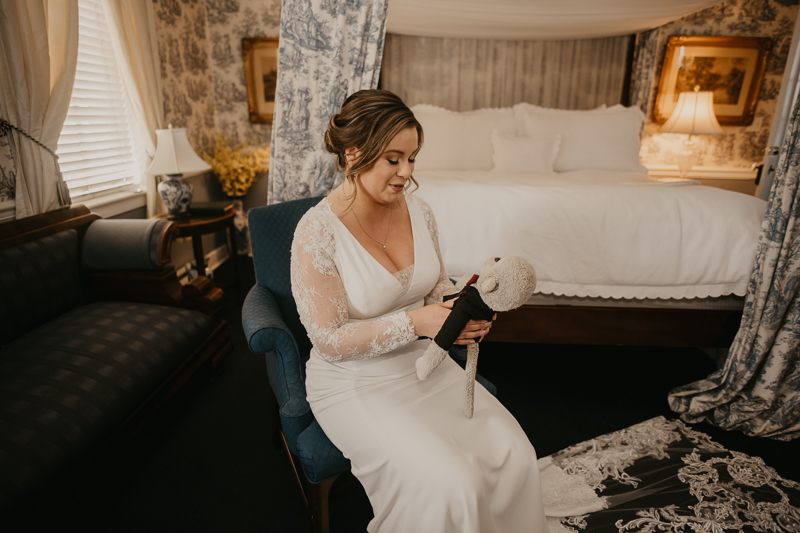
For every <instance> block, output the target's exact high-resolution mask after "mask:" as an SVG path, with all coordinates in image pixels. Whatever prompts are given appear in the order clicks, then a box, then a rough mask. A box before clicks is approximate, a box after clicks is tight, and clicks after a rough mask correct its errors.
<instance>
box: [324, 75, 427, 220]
mask: <svg viewBox="0 0 800 533" xmlns="http://www.w3.org/2000/svg"><path fill="white" fill-rule="evenodd" d="M406 128H415V129H416V130H417V136H418V144H417V151H418V152H419V149H420V148H422V140H423V137H422V125H421V124H420V123H419V122H418V121H417V119H416V118H415V117H414V113H412V112H411V110H410V109H409V108H408V106H406V104H404V103H403V101H402V100H401V99H400V97H399V96H397V95H396V94H394V93H393V92H391V91H386V90H383V89H366V90H361V91H357V92H355V93H353V94H351V95H350V96H348V97H347V99H346V100H345V101H344V104H342V109H341V110H340V111H339V113H337V114H335V115H333V116H332V117H331V119H330V121H329V122H328V131H326V132H325V149H326V150H327V151H328V152H330V153H332V154H334V155H335V156H336V165H337V167H338V168H339V170H341V171H344V173H345V178H346V179H347V181H348V182H349V183H350V185H351V186H352V190H353V195H352V196H351V197H350V205H352V204H353V201H355V198H356V187H355V180H356V177H357V176H358V175H359V174H361V173H363V172H366V171H368V170H369V169H371V168H372V166H373V165H374V164H375V162H376V161H377V160H378V158H379V157H380V156H381V154H383V152H384V151H385V150H386V147H387V146H388V145H389V143H390V142H391V141H392V139H394V137H395V136H396V135H397V134H398V133H400V132H401V131H403V130H404V129H406ZM352 146H355V147H356V150H357V153H356V155H355V158H354V159H353V160H352V161H351V164H350V165H348V164H347V156H346V154H345V151H346V150H347V149H348V148H350V147H352ZM409 178H410V179H411V181H412V182H413V183H414V185H415V186H416V187H419V184H418V183H417V180H415V179H414V176H409Z"/></svg>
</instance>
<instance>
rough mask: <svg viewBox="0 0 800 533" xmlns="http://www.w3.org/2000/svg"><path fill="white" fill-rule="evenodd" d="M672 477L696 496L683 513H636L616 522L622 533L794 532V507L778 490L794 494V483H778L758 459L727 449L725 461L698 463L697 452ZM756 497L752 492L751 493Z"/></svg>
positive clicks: (798, 520)
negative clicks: (751, 530) (700, 532)
mask: <svg viewBox="0 0 800 533" xmlns="http://www.w3.org/2000/svg"><path fill="white" fill-rule="evenodd" d="M683 462H684V463H686V466H685V467H683V468H681V469H680V470H679V471H678V479H679V480H680V481H682V482H683V483H686V484H688V485H689V493H690V494H691V495H692V496H694V497H695V498H697V503H696V504H695V505H690V506H688V509H689V510H691V511H693V514H687V513H686V511H685V510H683V511H682V512H681V510H680V509H679V508H678V507H677V506H675V505H668V506H665V507H661V508H657V509H647V510H641V511H639V512H637V513H636V515H637V516H638V517H639V518H637V519H634V520H630V521H628V522H625V521H624V520H618V521H617V522H616V526H617V529H618V530H619V531H620V532H624V531H638V532H650V531H687V532H688V531H711V532H715V533H717V532H719V533H722V532H723V531H742V530H743V528H748V529H750V528H752V529H753V530H755V531H764V532H766V531H774V532H783V531H787V532H788V531H800V508H798V507H795V506H793V505H791V503H790V500H789V496H788V494H786V492H784V490H783V488H791V489H794V490H800V483H797V482H795V481H791V480H788V479H783V478H782V477H780V476H779V475H778V473H777V472H776V471H775V470H774V469H773V468H770V467H769V466H767V465H766V464H765V463H764V461H763V459H761V458H760V457H750V456H749V455H747V454H744V453H741V452H735V451H731V452H730V456H728V457H712V458H710V459H708V460H705V461H704V460H702V458H701V457H700V454H699V453H698V451H697V450H693V451H692V453H690V454H689V455H686V456H685V457H683ZM755 489H758V492H759V493H760V495H757V494H756V490H755Z"/></svg>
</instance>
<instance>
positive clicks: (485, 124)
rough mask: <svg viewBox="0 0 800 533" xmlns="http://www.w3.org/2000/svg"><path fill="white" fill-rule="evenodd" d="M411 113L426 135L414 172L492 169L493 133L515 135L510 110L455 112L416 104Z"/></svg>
mask: <svg viewBox="0 0 800 533" xmlns="http://www.w3.org/2000/svg"><path fill="white" fill-rule="evenodd" d="M411 111H413V112H414V116H416V117H417V120H418V121H419V123H420V124H422V130H423V133H424V136H425V142H424V144H423V147H422V150H420V153H419V154H418V155H417V159H416V165H415V169H416V170H491V169H492V167H493V166H494V162H493V161H492V155H493V153H494V150H493V148H492V139H491V135H492V131H493V130H497V131H498V132H500V133H504V134H511V135H516V133H517V124H516V119H515V117H514V111H513V110H512V109H511V108H510V107H507V108H500V109H478V110H477V111H463V112H458V111H449V110H447V109H443V108H441V107H436V106H432V105H427V104H418V105H415V106H413V107H412V108H411Z"/></svg>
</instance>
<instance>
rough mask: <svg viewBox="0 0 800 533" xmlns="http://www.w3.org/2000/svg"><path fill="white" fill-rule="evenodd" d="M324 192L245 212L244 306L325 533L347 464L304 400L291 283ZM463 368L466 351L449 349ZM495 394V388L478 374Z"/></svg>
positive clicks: (303, 484) (303, 341) (303, 354)
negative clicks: (299, 240)
mask: <svg viewBox="0 0 800 533" xmlns="http://www.w3.org/2000/svg"><path fill="white" fill-rule="evenodd" d="M321 199H322V197H316V198H306V199H303V200H294V201H290V202H284V203H280V204H275V205H270V206H263V207H257V208H254V209H251V210H250V211H249V212H248V216H247V219H248V222H249V225H250V240H251V247H252V251H253V262H254V266H255V273H256V284H255V286H254V287H253V288H252V289H251V290H250V292H249V293H248V294H247V297H246V298H245V301H244V305H243V307H242V326H243V328H244V333H245V337H246V338H247V343H248V346H249V348H250V350H251V351H252V352H253V353H256V354H265V356H266V362H267V374H268V376H269V383H270V386H271V387H272V391H273V392H274V393H275V397H276V399H277V401H278V412H279V413H278V415H279V420H280V428H279V430H278V431H279V432H280V436H281V440H282V442H283V446H284V447H285V449H286V451H287V452H288V454H289V457H290V459H291V461H292V465H293V467H294V471H295V474H296V476H297V481H298V483H299V484H300V488H301V490H302V491H303V496H304V498H305V501H306V505H307V507H308V509H309V512H310V514H311V524H312V530H313V531H314V532H315V533H316V532H327V531H328V493H329V491H330V489H331V486H332V485H333V482H334V481H335V480H336V478H337V477H338V476H339V475H340V474H342V473H343V472H347V471H349V470H350V461H349V460H347V459H345V457H344V455H342V452H341V451H339V449H338V448H336V447H335V446H334V445H333V443H331V441H330V440H329V439H328V437H327V436H326V435H325V433H323V431H322V428H320V426H319V423H318V422H317V421H316V420H315V419H314V415H313V414H312V413H311V408H310V407H309V405H308V401H306V386H305V364H306V361H307V360H308V357H309V353H310V350H311V342H310V341H309V339H308V335H307V333H306V330H305V328H304V327H303V325H302V324H301V323H300V316H299V314H298V312H297V306H296V305H295V302H294V298H293V297H292V288H291V280H290V261H291V245H292V239H293V237H294V231H295V228H296V227H297V223H298V222H299V221H300V219H301V218H302V217H303V215H304V214H305V213H306V211H308V210H309V209H310V208H311V207H313V206H315V205H316V204H317V203H319V201H320V200H321ZM451 355H452V356H453V358H454V359H456V361H457V362H459V364H461V365H462V366H463V364H464V362H465V361H466V350H460V351H459V350H451ZM477 379H478V381H479V382H480V383H482V384H483V385H484V386H485V387H486V388H487V389H488V390H489V391H490V392H491V393H492V394H495V395H496V392H497V389H496V388H495V386H494V385H493V384H492V383H491V382H489V381H488V380H486V379H485V378H483V377H482V376H478V377H477Z"/></svg>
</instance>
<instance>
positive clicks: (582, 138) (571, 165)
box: [515, 106, 647, 172]
mask: <svg viewBox="0 0 800 533" xmlns="http://www.w3.org/2000/svg"><path fill="white" fill-rule="evenodd" d="M515 113H516V116H517V119H518V124H519V123H521V124H522V129H521V130H520V134H521V135H528V136H530V137H532V136H536V135H561V146H560V148H559V151H558V156H557V157H556V161H555V163H554V168H555V170H556V172H565V171H569V170H581V169H600V170H621V171H633V172H647V169H646V168H645V167H644V166H643V165H642V163H641V162H640V161H639V149H640V148H641V139H640V137H639V135H640V132H641V129H642V124H643V123H644V118H645V117H644V113H642V111H641V110H640V109H639V108H638V107H624V106H613V107H610V108H608V109H604V110H592V111H585V112H570V113H559V114H555V113H546V112H540V111H537V110H534V109H530V108H522V107H519V108H517V109H515ZM520 119H521V120H520Z"/></svg>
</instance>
